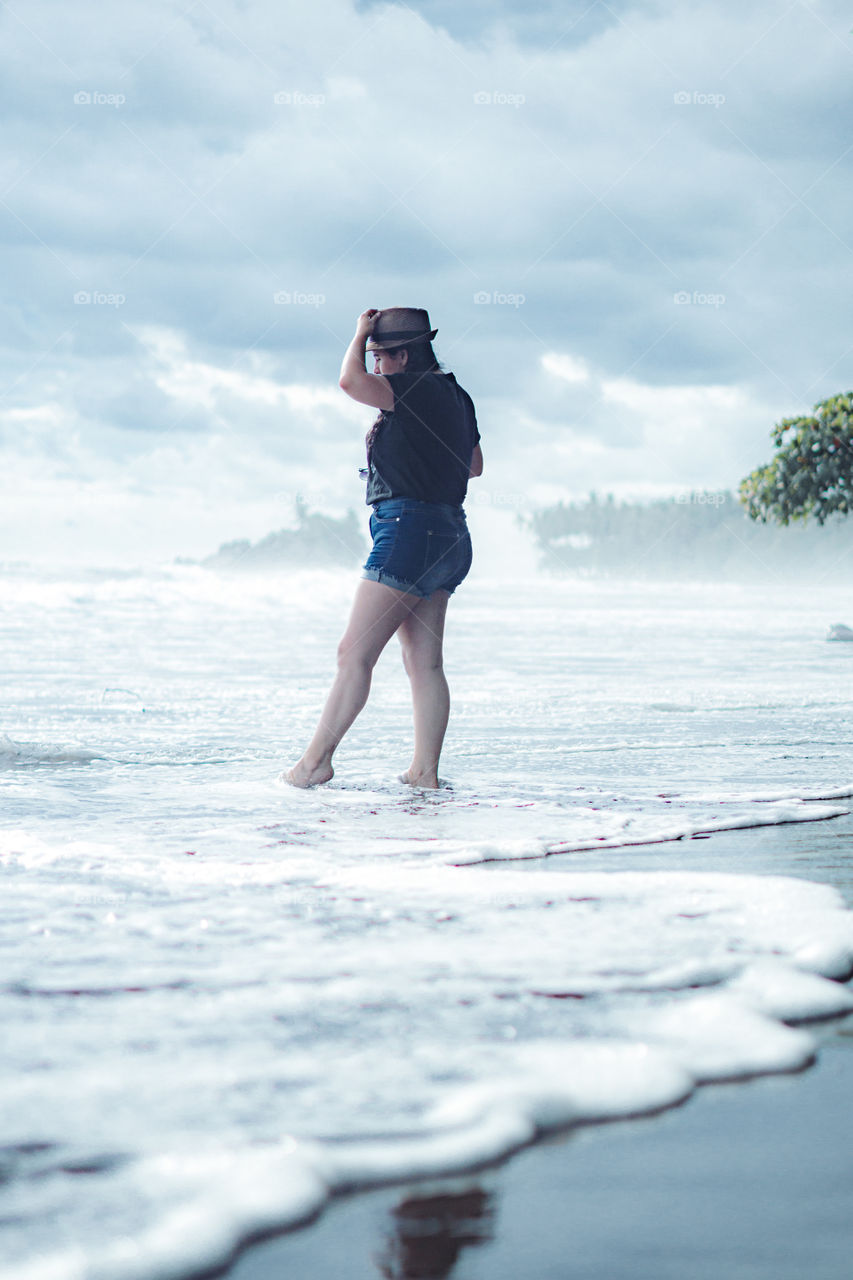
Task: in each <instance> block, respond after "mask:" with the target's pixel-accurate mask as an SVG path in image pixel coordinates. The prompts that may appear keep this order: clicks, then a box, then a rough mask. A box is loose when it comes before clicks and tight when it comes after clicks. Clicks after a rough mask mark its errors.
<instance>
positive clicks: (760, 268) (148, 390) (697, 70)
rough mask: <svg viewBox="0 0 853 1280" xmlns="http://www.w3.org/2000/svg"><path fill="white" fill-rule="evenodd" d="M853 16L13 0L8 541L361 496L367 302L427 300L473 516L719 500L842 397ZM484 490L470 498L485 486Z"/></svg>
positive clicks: (7, 28) (155, 552)
mask: <svg viewBox="0 0 853 1280" xmlns="http://www.w3.org/2000/svg"><path fill="white" fill-rule="evenodd" d="M851 26H853V20H851V17H850V12H849V9H848V7H847V6H845V5H842V4H841V3H836V0H793V3H786V2H785V0H774V2H772V3H771V2H769V0H767V2H764V0H715V2H714V3H701V0H700V2H699V3H691V4H689V5H688V4H684V3H676V0H660V2H657V0H609V2H608V3H603V2H600V0H559V2H558V0H553V2H552V3H549V4H542V5H535V4H534V5H532V6H528V5H524V6H522V4H521V3H520V2H512V0H504V2H503V3H501V0H497V2H493V0H471V2H469V3H459V0H410V2H409V3H396V2H393V0H392V2H391V3H384V2H383V3H372V2H371V0H358V2H354V0H313V3H311V4H300V3H296V2H295V0H120V2H117V3H115V4H109V5H108V4H104V3H103V0H75V3H73V4H69V3H67V0H12V3H9V4H3V5H2V8H0V63H2V75H0V84H2V89H0V95H2V99H3V108H4V120H5V128H4V132H3V148H4V152H3V161H2V173H0V229H2V243H3V252H4V259H5V261H4V264H3V301H2V307H3V313H2V314H3V326H2V371H0V378H2V385H3V392H2V400H0V414H2V417H0V441H2V450H3V468H2V470H3V487H4V496H3V502H2V507H0V537H2V547H3V550H2V552H0V558H3V559H7V560H8V559H14V558H27V557H33V558H42V559H43V558H46V557H50V556H57V557H59V558H62V557H77V558H89V559H101V560H105V561H110V560H114V559H117V558H118V559H125V560H134V559H136V560H140V559H147V558H151V557H155V558H156V557H158V556H169V555H174V554H187V555H198V554H204V553H206V552H207V551H209V550H212V549H213V548H215V547H216V546H217V545H218V543H219V542H221V541H223V540H225V539H229V538H234V537H250V538H256V537H260V536H262V535H263V534H265V533H267V532H269V531H270V530H271V529H275V528H279V527H282V526H283V525H287V524H289V523H291V518H292V512H293V503H294V498H295V496H296V495H297V494H301V495H303V496H304V497H305V499H306V500H307V501H308V502H309V503H310V505H312V506H313V507H315V508H320V509H325V510H329V511H343V510H345V509H346V508H347V507H350V506H351V507H355V508H356V509H359V507H360V504H361V503H362V501H363V492H362V489H361V487H360V484H359V481H358V477H357V474H356V472H357V468H358V467H359V466H360V465H362V462H363V436H364V432H365V431H366V429H367V427H368V426H369V423H370V420H371V417H372V414H371V411H370V410H368V409H363V408H360V407H359V406H356V405H354V404H352V403H351V402H350V401H348V400H347V399H346V397H345V396H344V395H343V393H342V392H340V391H339V390H338V388H337V374H338V369H339V365H340V358H341V354H342V352H343V349H344V348H345V346H346V344H347V342H348V340H349V337H350V336H351V331H352V329H353V326H354V322H355V318H356V316H357V315H358V313H359V312H360V311H362V310H364V309H365V308H366V307H383V306H395V305H404V306H425V307H427V308H428V309H429V311H430V315H431V317H432V323H433V324H434V325H437V326H438V329H439V334H438V338H437V341H436V349H437V352H438V355H439V358H440V359H441V360H442V362H443V364H444V366H445V367H446V368H448V369H452V370H454V371H455V372H456V374H457V377H458V378H459V381H460V382H461V383H462V384H463V386H465V387H466V388H467V389H468V390H469V391H470V393H471V394H472V396H473V398H474V400H475V402H476V405H477V409H478V416H479V419H480V426H481V430H482V433H483V444H484V451H485V454H486V460H487V471H486V473H485V475H484V476H483V478H482V480H481V481H479V482H477V483H478V486H479V488H478V491H477V497H476V502H477V504H478V505H479V506H480V507H490V508H491V509H493V510H502V511H503V510H506V511H512V510H517V509H529V508H530V507H531V506H535V505H541V504H544V503H548V502H552V501H555V500H557V499H559V498H570V497H577V496H582V495H584V494H585V493H587V492H589V491H590V490H596V491H598V492H599V493H609V492H612V493H615V494H617V495H624V496H635V495H640V496H642V495H645V496H653V495H658V494H663V493H668V494H677V493H682V494H683V493H684V492H685V491H686V490H691V489H693V490H700V491H716V490H718V489H720V488H726V487H732V486H735V485H736V484H737V482H738V481H739V479H740V478H741V477H742V475H743V474H744V473H745V472H746V471H748V470H750V469H751V468H752V467H753V466H755V465H756V464H758V463H759V462H761V461H763V460H765V459H766V457H767V456H769V451H770V443H769V431H770V428H771V427H772V425H773V423H774V422H775V421H776V420H778V419H779V418H780V417H782V416H787V415H792V414H796V413H799V412H803V411H805V410H807V409H809V408H810V407H811V406H812V405H813V404H814V403H815V402H816V401H817V400H819V399H821V398H823V397H825V396H827V395H831V394H833V393H835V392H837V391H840V390H843V389H847V388H848V387H849V386H850V384H851V376H850V362H851V357H853V331H851V326H850V323H849V298H850V294H851V290H850V282H851V277H850V266H851V257H853V216H851V215H853V209H851V205H853V184H851V166H853V138H851V136H850V130H849V121H850V119H851V98H853V59H851V52H852V51H853V35H851V32H850V28H851ZM472 497H473V494H472Z"/></svg>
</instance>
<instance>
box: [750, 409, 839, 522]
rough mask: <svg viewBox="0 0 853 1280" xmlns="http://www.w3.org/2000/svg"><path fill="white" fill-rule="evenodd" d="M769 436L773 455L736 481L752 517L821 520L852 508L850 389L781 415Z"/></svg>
mask: <svg viewBox="0 0 853 1280" xmlns="http://www.w3.org/2000/svg"><path fill="white" fill-rule="evenodd" d="M772 438H773V443H774V445H775V446H776V456H775V457H774V458H773V459H772V460H771V461H770V462H768V463H767V464H766V466H763V467H758V468H757V469H756V470H755V471H753V472H752V473H751V474H750V475H748V476H747V477H746V479H745V480H743V481H741V485H740V500H741V502H742V503H743V505H744V506H745V507H746V511H747V515H749V516H750V518H751V519H752V520H761V521H762V522H763V523H765V524H766V523H767V521H768V520H775V521H777V522H778V523H779V524H788V523H789V522H790V521H791V520H802V521H804V522H805V521H806V520H807V519H808V517H809V516H814V518H815V520H817V522H818V524H823V523H824V521H825V520H826V519H827V517H828V516H831V515H836V514H839V515H847V513H848V512H849V511H851V510H853V391H847V392H845V393H844V394H843V395H837V396H831V397H830V398H829V399H828V400H822V401H821V402H820V404H816V405H815V407H814V413H813V414H812V415H811V416H810V417H803V418H783V419H782V421H781V422H780V423H779V425H778V426H776V427H774V428H773V432H772Z"/></svg>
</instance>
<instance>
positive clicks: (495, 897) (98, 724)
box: [0, 565, 853, 1280]
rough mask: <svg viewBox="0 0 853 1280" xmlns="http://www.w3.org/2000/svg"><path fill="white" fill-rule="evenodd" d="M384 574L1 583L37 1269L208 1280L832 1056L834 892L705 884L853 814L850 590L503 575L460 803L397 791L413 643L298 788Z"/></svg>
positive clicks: (6, 1207) (7, 1158)
mask: <svg viewBox="0 0 853 1280" xmlns="http://www.w3.org/2000/svg"><path fill="white" fill-rule="evenodd" d="M353 585H354V575H352V574H349V573H345V572H334V573H333V572H329V573H323V572H315V573H310V574H309V573H292V574H285V573H282V574H270V575H267V576H259V577H239V576H218V575H216V574H214V573H212V572H209V571H205V570H203V569H201V568H198V567H193V566H190V565H173V566H166V567H162V568H159V569H147V570H144V571H143V570H140V571H138V572H137V571H130V570H124V571H117V570H112V571H108V570H103V571H95V570H88V571H83V570H59V569H56V570H53V571H49V570H46V569H43V568H42V569H33V568H27V567H26V566H7V567H5V568H4V569H3V570H2V571H0V641H2V650H0V651H1V652H2V655H3V670H4V682H5V699H4V710H3V715H4V721H3V722H0V865H2V911H1V912H0V918H2V935H0V946H2V978H0V1019H2V1027H3V1037H2V1048H0V1071H2V1089H0V1111H2V1138H0V1146H2V1161H3V1166H2V1171H3V1181H2V1191H0V1258H1V1259H2V1263H0V1276H2V1277H3V1280H6V1278H7V1277H8V1280H12V1277H14V1280H128V1278H133V1280H153V1278H154V1277H173V1278H178V1277H187V1276H191V1275H192V1274H194V1273H197V1272H198V1271H200V1270H201V1269H203V1268H204V1267H210V1266H214V1265H216V1264H218V1263H221V1262H223V1261H224V1260H226V1259H227V1258H228V1257H229V1256H230V1254H231V1253H232V1251H233V1250H234V1249H235V1247H237V1246H238V1245H239V1243H240V1242H241V1241H242V1240H245V1239H246V1238H248V1237H249V1236H251V1235H252V1234H253V1233H257V1232H258V1231H260V1230H265V1229H269V1228H274V1227H279V1226H282V1227H283V1226H287V1225H293V1224H297V1223H299V1222H301V1221H303V1220H306V1219H307V1218H309V1217H310V1216H311V1215H312V1214H315V1213H316V1212H317V1211H318V1210H320V1209H322V1206H323V1205H324V1204H325V1203H326V1201H327V1200H328V1199H329V1197H330V1196H332V1195H333V1194H334V1193H335V1192H336V1191H340V1190H344V1189H347V1188H352V1187H357V1186H363V1185H370V1184H371V1183H376V1182H381V1181H383V1180H386V1179H394V1178H399V1177H405V1176H409V1175H417V1174H432V1173H441V1172H453V1171H456V1170H461V1169H465V1168H470V1167H472V1166H473V1165H475V1164H476V1163H478V1162H484V1161H489V1160H492V1159H495V1158H498V1157H500V1156H502V1155H504V1154H506V1153H508V1152H511V1151H512V1150H514V1149H516V1148H518V1147H520V1146H522V1145H524V1144H525V1143H528V1142H529V1141H531V1140H533V1139H534V1138H535V1136H536V1135H537V1134H538V1133H542V1132H545V1131H547V1130H548V1129H549V1128H553V1127H556V1126H562V1125H568V1124H571V1123H574V1122H576V1121H591V1120H592V1121H594V1120H604V1119H612V1118H615V1117H619V1116H623V1115H625V1116H627V1115H637V1114H642V1113H644V1112H648V1111H654V1110H657V1109H660V1108H663V1107H666V1106H669V1105H672V1104H674V1103H676V1102H678V1101H680V1100H682V1099H684V1098H685V1097H687V1096H689V1094H690V1093H691V1092H692V1091H693V1090H694V1089H695V1088H697V1087H698V1086H700V1085H701V1084H702V1083H704V1082H708V1081H716V1080H724V1079H725V1080H731V1079H739V1078H746V1077H749V1076H753V1075H758V1074H762V1073H769V1072H777V1071H790V1070H796V1069H799V1068H800V1067H802V1066H804V1065H806V1064H807V1063H808V1062H809V1061H810V1060H811V1059H812V1057H813V1056H814V1054H815V1052H816V1042H815V1039H814V1036H813V1033H812V1032H811V1031H810V1030H809V1026H808V1024H809V1023H810V1022H811V1021H813V1020H814V1019H819V1018H825V1017H831V1016H835V1015H839V1014H842V1013H845V1012H847V1011H849V1010H850V1008H851V1007H853V998H851V994H850V991H849V990H848V988H847V987H846V986H845V985H844V983H845V980H846V979H847V978H848V977H849V975H850V972H851V967H853V915H851V913H850V912H849V911H848V910H846V909H845V906H844V903H843V902H842V900H841V899H840V897H839V896H838V895H837V894H836V893H835V891H834V890H832V889H831V888H829V887H827V886H825V885H821V884H812V883H809V882H807V881H804V880H801V879H796V880H794V879H789V878H785V877H781V876H767V875H755V874H750V867H749V863H748V860H745V862H744V868H743V874H741V875H730V874H727V875H724V874H719V873H712V872H707V873H705V872H685V871H683V870H679V869H678V853H679V850H680V849H681V848H682V847H683V843H682V842H683V841H684V840H688V839H690V838H691V837H693V836H698V835H701V834H703V833H708V832H713V831H717V830H721V829H726V828H740V827H744V828H745V827H750V826H760V825H767V824H776V823H784V822H809V821H822V820H831V819H832V817H833V815H838V814H840V813H845V812H847V811H848V809H849V808H850V798H851V796H853V731H851V727H850V719H849V701H848V699H847V697H846V690H847V689H848V688H849V675H850V663H851V661H853V645H844V644H828V643H827V642H826V640H825V638H824V637H825V635H826V631H827V628H828V627H829V626H830V625H831V624H832V623H835V622H838V621H844V619H843V617H839V616H836V615H837V613H838V603H837V594H836V591H835V589H834V587H831V586H829V585H827V586H826V587H824V588H820V589H819V588H813V589H810V590H809V591H805V590H803V591H800V592H799V593H796V592H794V591H792V590H791V588H790V587H788V586H787V585H784V584H779V583H773V582H771V583H768V584H767V585H766V586H764V587H756V586H755V585H754V584H752V585H750V586H748V587H747V586H737V585H731V584H729V585H707V584H701V583H694V584H689V583H688V584H684V583H679V584H677V585H672V584H649V583H643V584H640V583H627V584H626V583H615V582H589V581H574V580H569V579H558V580H554V579H549V578H545V577H537V576H535V575H534V576H531V575H527V576H526V577H525V578H519V579H518V580H517V581H515V580H499V579H498V578H496V577H489V576H480V577H478V576H476V575H474V576H473V577H472V579H471V580H470V581H469V582H468V583H466V584H465V585H464V586H463V588H461V589H460V591H459V593H458V595H457V597H456V598H455V599H454V601H453V603H452V605H451V609H450V615H449V627H448V639H447V666H448V673H449V677H450V682H451V688H452V693H453V712H452V719H451V726H450V730H449V734H448V740H447V746H446V751H445V756H444V759H443V769H442V774H443V780H444V783H445V785H444V786H443V787H442V789H441V790H439V791H438V792H436V793H421V792H412V791H411V789H409V788H407V787H405V786H403V785H402V784H400V783H399V782H397V781H396V777H397V774H398V773H399V772H400V770H401V769H403V768H405V766H406V765H407V764H408V751H409V749H410V724H409V717H410V708H409V693H408V687H407V684H406V681H405V677H404V675H403V672H402V667H401V664H400V660H399V654H398V652H397V651H396V645H395V644H394V642H392V645H391V646H390V647H389V650H388V652H387V653H386V654H385V655H383V658H382V660H381V661H380V664H379V667H378V669H377V673H376V676H375V680H374V689H373V693H372V696H371V701H370V703H369V705H368V708H367V709H366V711H365V712H364V713H363V715H362V717H361V718H360V719H359V721H358V722H357V724H356V726H355V727H354V729H353V730H352V732H351V734H350V736H349V737H348V738H347V739H346V741H345V743H344V745H343V746H342V747H341V749H340V751H339V753H338V757H337V760H336V764H337V774H336V777H335V779H334V781H333V782H332V783H331V784H330V785H329V786H327V787H325V788H321V789H318V790H315V791H311V792H298V791H294V790H293V789H291V788H288V787H286V786H283V785H282V784H280V783H279V782H278V781H277V775H278V773H279V772H280V770H281V769H282V768H284V767H285V766H287V765H289V764H290V763H292V762H293V761H294V760H295V759H296V758H297V757H298V755H299V754H300V752H301V749H302V747H303V745H304V743H305V741H306V740H307V738H308V736H309V735H310V732H311V730H312V729H313V725H314V722H315V720H316V717H317V714H318V712H319V709H320V706H321V704H322V700H323V697H324V695H325V692H326V689H327V686H328V683H329V681H330V679H331V675H332V668H333V661H334V651H335V645H336V643H337V639H338V636H339V633H340V631H341V630H342V627H343V624H344V622H345V619H346V614H347V610H348V607H349V601H350V598H351V594H352V590H353ZM848 621H850V619H848ZM652 841H659V842H664V843H662V844H661V846H660V847H661V851H662V852H661V860H660V861H659V863H658V865H659V866H661V867H662V868H663V869H661V870H658V871H654V872H639V871H630V870H627V871H626V870H625V869H624V857H622V858H621V860H620V868H621V869H620V870H613V869H612V867H611V866H610V865H609V859H612V856H613V851H614V850H615V849H618V850H620V851H621V853H622V855H624V851H625V850H626V848H631V847H633V846H639V847H642V845H643V844H644V843H647V842H652ZM667 842H668V843H667ZM669 850H671V854H672V866H671V869H667V863H666V855H667V852H668V851H669ZM581 868H582V869H581Z"/></svg>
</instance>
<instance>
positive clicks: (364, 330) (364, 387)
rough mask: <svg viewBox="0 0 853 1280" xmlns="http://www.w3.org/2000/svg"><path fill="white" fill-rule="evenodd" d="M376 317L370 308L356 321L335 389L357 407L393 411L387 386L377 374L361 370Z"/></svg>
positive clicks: (375, 311) (388, 383)
mask: <svg viewBox="0 0 853 1280" xmlns="http://www.w3.org/2000/svg"><path fill="white" fill-rule="evenodd" d="M378 315H379V312H378V311H377V310H376V309H375V308H370V309H369V310H367V311H363V312H362V314H361V315H360V316H359V317H358V322H357V324H356V326H355V337H354V338H353V340H352V342H351V343H350V344H349V346H348V347H347V349H346V354H345V356H344V359H343V364H342V365H341V376H340V378H339V379H338V386H339V387H340V388H341V390H342V391H345V392H346V393H347V395H348V396H349V397H350V399H351V400H357V401H358V403H359V404H369V405H372V406H373V408H374V409H393V408H394V392H393V391H392V390H391V383H390V382H389V381H388V379H387V378H383V376H382V374H381V373H368V372H367V370H366V369H365V367H364V348H365V346H366V344H367V339H368V338H369V337H370V334H371V333H372V332H373V326H374V324H375V322H376V317H377V316H378Z"/></svg>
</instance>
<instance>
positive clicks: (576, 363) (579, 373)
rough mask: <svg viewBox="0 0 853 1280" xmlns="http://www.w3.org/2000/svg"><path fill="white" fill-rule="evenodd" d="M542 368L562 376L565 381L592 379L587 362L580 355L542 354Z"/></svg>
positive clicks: (557, 376) (558, 376) (555, 375)
mask: <svg viewBox="0 0 853 1280" xmlns="http://www.w3.org/2000/svg"><path fill="white" fill-rule="evenodd" d="M542 368H543V369H544V370H545V372H546V373H551V374H553V375H554V377H555V378H560V379H561V380H562V381H563V382H569V383H578V382H589V379H590V372H589V366H588V364H587V362H586V361H585V360H582V359H580V357H578V356H570V355H559V354H558V353H556V352H548V353H547V354H546V355H544V356H542Z"/></svg>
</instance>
